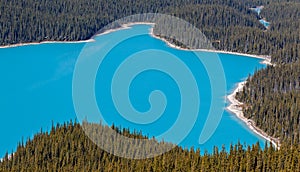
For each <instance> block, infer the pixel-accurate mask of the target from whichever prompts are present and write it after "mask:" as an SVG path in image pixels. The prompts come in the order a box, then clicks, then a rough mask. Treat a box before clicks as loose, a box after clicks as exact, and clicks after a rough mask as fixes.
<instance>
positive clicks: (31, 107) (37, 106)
mask: <svg viewBox="0 0 300 172" xmlns="http://www.w3.org/2000/svg"><path fill="white" fill-rule="evenodd" d="M149 27H150V26H148V25H136V26H133V27H132V28H131V29H127V30H119V31H116V32H112V33H110V34H106V35H101V36H98V37H96V38H95V39H96V41H104V42H105V40H106V39H107V40H110V39H118V35H122V34H130V33H131V32H132V33H135V32H145V33H146V32H148V29H149ZM87 44H94V43H87ZM84 45H85V43H76V44H75V43H51V44H39V45H28V46H20V47H14V48H3V49H0V78H1V84H0V95H1V96H0V115H1V120H0V130H1V132H0V133H1V134H0V157H1V156H3V155H4V154H5V152H6V151H8V152H12V150H15V149H16V146H17V142H20V141H21V140H22V138H23V140H24V141H25V140H26V139H27V138H28V137H32V136H33V135H34V134H35V133H37V132H39V131H40V129H41V128H43V130H47V131H48V130H49V129H50V127H51V123H52V121H53V122H54V123H57V122H59V123H63V122H67V121H69V120H70V119H73V120H74V119H76V114H75V111H74V107H73V100H72V77H73V70H74V67H75V64H76V60H77V58H78V55H79V54H80V52H81V49H82V48H83V47H84ZM149 47H150V48H152V49H159V50H163V51H166V52H169V53H172V54H175V55H176V56H177V57H178V58H179V59H180V60H182V61H183V62H184V63H185V64H186V65H187V66H188V67H189V68H190V70H191V71H192V73H193V74H194V76H195V78H197V83H198V85H199V93H200V97H201V104H200V113H199V115H198V118H197V120H196V123H195V125H194V126H193V129H192V131H191V132H190V133H189V135H188V136H187V137H186V138H185V139H184V140H183V142H181V143H180V145H181V146H184V147H191V146H194V147H200V148H201V149H207V150H208V151H211V150H212V147H213V146H219V147H221V146H222V145H223V144H224V145H226V146H227V147H228V146H229V145H230V144H231V143H237V142H238V141H240V142H241V143H247V144H253V143H256V142H257V141H259V142H260V143H261V144H264V142H265V141H264V140H263V139H262V138H260V137H258V136H257V135H255V134H254V133H252V132H251V131H250V130H249V129H248V128H247V127H246V125H245V124H244V123H243V122H241V121H239V120H238V119H237V118H236V117H235V116H234V115H232V114H230V113H229V112H227V111H224V113H223V115H222V119H221V122H220V124H219V125H218V128H217V129H216V131H215V133H214V135H213V136H212V137H211V138H210V139H209V140H208V141H207V142H206V143H204V144H201V145H200V144H199V143H198V140H199V135H200V133H201V130H202V129H203V124H204V122H205V119H206V118H207V114H208V110H209V108H210V105H211V104H210V103H209V102H210V101H211V100H209V95H210V84H209V80H208V75H207V73H206V70H205V68H204V66H203V64H202V63H201V61H199V59H197V58H196V57H194V55H193V53H191V52H189V51H181V50H177V49H173V48H170V47H168V46H167V45H166V43H164V42H163V41H161V40H158V39H155V38H153V37H151V36H150V35H148V34H144V35H140V36H137V37H134V38H132V39H128V40H126V41H125V42H122V43H121V44H119V45H117V46H116V47H115V48H114V50H113V51H112V52H111V53H110V54H109V55H108V58H106V59H105V60H104V61H103V63H102V64H101V66H100V68H99V71H98V74H97V78H96V84H95V87H96V89H95V93H96V98H97V100H98V106H99V109H100V110H102V111H103V115H104V116H105V119H106V120H107V123H109V124H112V123H114V124H115V125H118V126H119V125H120V126H122V127H126V128H127V127H130V128H135V129H137V130H142V131H143V133H145V134H148V135H150V136H156V135H159V134H160V133H161V132H162V131H165V130H166V129H168V128H169V127H170V126H171V125H172V123H173V122H174V121H175V120H176V117H177V116H176V115H177V114H178V112H179V107H180V94H179V92H178V89H179V88H178V86H176V83H175V82H174V80H172V78H171V77H169V76H168V75H166V74H165V73H163V72H159V71H156V70H153V71H151V70H150V71H145V72H143V73H141V74H140V75H138V76H137V77H136V78H135V79H134V80H133V82H132V84H131V86H130V94H129V95H130V100H131V103H132V104H133V106H134V107H135V108H136V109H137V110H140V111H147V109H149V103H148V101H147V100H148V97H147V96H148V95H149V92H151V91H152V90H156V89H159V90H161V91H162V92H164V94H165V96H166V98H167V99H168V105H167V108H166V111H165V112H164V114H163V116H162V117H161V118H159V120H158V121H157V122H156V123H153V125H138V124H134V123H131V122H129V121H126V120H125V119H124V118H122V117H120V115H119V114H118V111H117V110H116V108H115V107H114V104H113V101H112V99H111V95H110V93H111V92H110V84H111V83H110V82H111V80H110V79H109V78H111V77H112V76H113V73H114V71H115V70H116V68H117V67H118V65H119V64H120V63H121V62H122V61H123V60H124V58H126V57H127V55H129V54H130V53H132V52H136V51H141V50H143V49H145V48H147V49H149ZM203 56H209V53H203ZM219 57H220V60H221V62H222V65H223V68H224V71H225V77H226V83H227V85H226V89H227V94H229V93H230V92H231V91H232V90H233V89H234V88H235V86H236V83H237V82H240V81H242V80H244V79H245V78H246V77H247V76H248V75H249V74H252V73H253V72H254V71H255V70H256V69H259V68H262V67H264V65H262V64H260V60H259V59H255V58H250V57H245V56H237V55H229V54H219ZM144 58H147V57H144ZM225 96H226V95H224V97H225ZM224 97H222V98H219V101H225V98H224ZM206 98H207V100H206ZM215 108H223V107H215ZM182 127H185V126H182ZM170 141H172V140H170Z"/></svg>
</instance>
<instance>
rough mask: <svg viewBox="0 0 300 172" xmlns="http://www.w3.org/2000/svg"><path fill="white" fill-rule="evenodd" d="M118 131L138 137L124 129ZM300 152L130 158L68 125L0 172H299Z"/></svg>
mask: <svg viewBox="0 0 300 172" xmlns="http://www.w3.org/2000/svg"><path fill="white" fill-rule="evenodd" d="M101 127H104V126H101ZM104 128H105V127H104ZM121 133H123V134H125V135H126V136H129V137H143V136H142V135H140V134H133V135H131V134H129V132H128V130H123V131H122V132H121ZM112 144H113V143H112ZM141 146H143V145H141ZM144 146H145V145H144ZM299 148H300V147H299V145H298V146H297V145H292V146H291V145H286V146H284V147H282V149H280V150H275V149H274V148H273V147H272V146H271V147H266V148H265V149H261V146H260V145H259V144H255V145H253V146H248V147H245V146H243V145H241V144H237V145H232V146H230V150H229V152H227V151H226V150H225V149H224V148H223V149H221V150H218V148H214V150H213V153H212V154H208V153H204V155H202V156H201V155H200V150H199V149H197V150H194V149H190V150H187V149H182V148H181V147H175V148H174V149H172V150H171V151H169V152H167V153H165V154H163V155H160V156H157V157H154V158H150V159H143V160H132V159H126V158H122V157H117V156H114V155H112V154H109V153H107V152H105V151H103V150H101V149H100V148H99V147H98V146H97V145H95V144H94V143H93V142H92V141H91V140H89V138H88V137H87V136H86V135H85V133H84V131H83V130H82V128H81V126H80V125H79V124H76V123H75V124H72V123H69V124H64V125H61V126H57V127H52V130H51V132H50V133H45V132H42V133H39V134H37V135H35V136H34V138H33V139H32V140H28V141H27V142H26V144H23V143H20V144H19V146H18V148H17V151H16V152H15V154H13V155H12V156H11V157H9V156H8V155H6V157H5V158H4V160H3V161H2V162H0V171H122V172H123V171H161V172H166V171H230V172H231V171H298V170H299V169H300V164H299V160H300V152H299ZM128 149H129V150H130V147H129V148H128ZM201 151H202V150H201Z"/></svg>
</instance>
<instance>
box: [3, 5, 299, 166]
mask: <svg viewBox="0 0 300 172" xmlns="http://www.w3.org/2000/svg"><path fill="white" fill-rule="evenodd" d="M261 5H262V6H264V9H263V10H262V11H261V13H260V14H259V15H258V14H257V13H255V12H254V11H253V10H250V8H252V7H255V6H261ZM149 12H151V13H163V14H170V15H173V16H176V17H179V18H182V19H184V20H186V21H188V22H190V23H191V24H193V25H195V26H196V27H197V28H199V29H200V30H201V31H202V32H203V33H204V34H205V35H206V36H207V38H208V39H209V40H210V41H211V42H212V43H213V45H214V47H215V48H216V49H218V50H224V51H232V52H239V53H247V54H256V55H265V56H270V57H271V60H272V63H273V64H274V65H273V66H268V67H267V68H266V69H262V70H259V71H256V72H255V74H254V75H253V76H249V78H248V79H247V84H246V86H245V87H244V89H243V90H242V91H241V92H239V93H238V94H237V97H236V98H237V99H238V100H239V101H241V102H243V103H244V106H243V111H244V114H245V116H246V117H247V118H249V119H252V120H253V121H254V122H255V124H256V126H258V127H259V128H261V129H262V130H263V131H264V132H266V133H267V134H269V135H270V136H272V137H275V138H278V137H279V138H280V141H281V143H282V145H281V147H280V150H275V149H274V148H272V147H270V148H266V149H264V150H262V149H261V148H259V147H258V145H253V146H252V147H243V146H242V145H234V146H232V148H230V152H226V151H225V150H218V151H214V153H213V154H211V155H210V154H205V155H203V156H200V154H199V152H197V151H194V150H193V149H191V150H184V149H182V148H180V147H178V148H176V149H174V150H172V151H171V152H169V153H167V154H164V155H161V156H159V157H156V158H153V159H148V160H141V161H137V160H126V159H122V158H118V157H115V156H113V155H110V154H107V153H105V152H104V151H101V150H99V148H98V147H97V146H95V145H93V144H92V143H91V142H90V141H89V140H88V139H87V138H85V136H84V134H83V133H82V131H81V129H80V128H79V126H78V124H65V125H63V126H58V127H54V128H53V129H52V131H51V133H39V134H37V135H36V136H35V137H34V138H33V140H28V142H27V143H26V144H25V145H23V144H20V146H19V147H18V149H17V152H16V154H15V156H14V157H12V158H10V159H9V158H8V156H6V158H5V159H4V161H3V162H1V163H0V171H1V170H2V171H22V170H27V171H28V170H29V171H30V170H33V171H34V170H35V169H42V171H47V169H48V170H49V169H51V170H53V171H63V170H64V171H66V170H75V171H77V170H78V171H94V169H95V170H96V169H98V170H102V171H114V170H116V171H121V169H125V171H132V170H137V171H175V170H180V169H182V170H183V171H199V170H200V171H201V170H202V171H280V170H283V171H299V170H300V167H299V162H300V151H299V150H300V148H299V144H300V70H299V69H300V62H299V57H300V0H254V1H253V0H244V1H241V0H191V1H186V0H164V1H155V0H150V1H149V0H139V1H128V0H98V1H97V0H96V1H94V0H64V1H62V0H52V1H48V0H39V1H34V0H2V1H0V45H1V46H7V45H14V44H19V43H28V42H42V41H79V40H88V39H90V38H91V37H92V36H93V35H94V34H95V33H97V31H98V30H99V29H101V28H102V27H104V26H105V25H106V24H108V23H110V22H113V21H114V20H117V19H120V18H122V17H126V16H128V15H132V14H140V13H149ZM260 18H266V19H267V20H268V21H269V22H270V27H269V28H268V29H266V28H265V27H264V26H263V25H262V24H261V23H260V22H259V19H260ZM73 137H80V139H72V138H73ZM51 138H52V141H51ZM53 138H55V139H58V141H55V142H56V144H60V145H62V147H61V149H57V150H55V147H57V146H54V145H51V144H46V143H54V141H53ZM66 143H68V144H67V145H68V146H69V147H68V148H71V147H70V146H71V145H74V146H73V147H72V149H70V150H71V151H69V152H68V151H66V150H67V147H64V146H66ZM261 146H262V145H261ZM58 147H59V146H58ZM95 150H98V151H95ZM201 151H202V150H201ZM67 152H68V153H67ZM31 158H33V159H31ZM54 169H55V170H54Z"/></svg>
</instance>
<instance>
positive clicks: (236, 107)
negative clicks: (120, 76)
mask: <svg viewBox="0 0 300 172" xmlns="http://www.w3.org/2000/svg"><path fill="white" fill-rule="evenodd" d="M137 24H147V25H152V26H154V25H155V23H147V22H136V23H127V24H123V25H122V26H121V27H120V28H116V29H110V30H107V31H104V32H103V33H99V34H97V35H95V36H93V37H92V38H91V39H88V40H83V41H42V42H32V43H20V44H13V45H6V46H0V48H13V47H19V46H26V45H39V44H47V43H86V42H94V41H95V40H94V39H93V38H94V37H96V36H100V35H104V34H108V33H111V32H115V31H118V30H123V29H129V28H130V26H132V25H137ZM149 34H150V35H151V36H152V37H154V38H156V39H160V40H162V41H164V42H165V43H166V44H167V45H168V46H169V47H171V48H175V49H179V50H185V51H205V52H212V53H223V54H232V55H239V56H246V57H249V58H258V59H262V60H263V61H262V62H261V63H263V64H266V65H273V64H272V63H271V58H270V57H269V56H263V55H252V54H244V53H237V52H230V51H224V50H213V49H211V50H209V49H185V48H182V47H179V46H176V45H174V44H172V43H170V42H169V41H167V40H166V39H164V38H161V37H158V36H156V35H155V34H154V33H153V27H152V28H150V33H149ZM245 83H246V81H243V82H240V83H238V86H237V88H236V89H235V90H234V91H233V92H232V93H231V94H229V95H228V96H227V99H228V100H229V101H230V105H229V106H228V107H226V109H227V110H228V111H230V112H232V113H234V114H235V116H236V117H237V118H238V119H240V120H241V121H243V122H244V123H245V124H246V125H247V126H248V128H249V129H250V130H251V131H253V132H254V133H255V134H257V135H258V136H260V137H262V138H264V139H265V140H268V141H269V142H271V143H272V144H273V145H274V146H275V147H276V148H280V142H279V140H278V139H277V138H273V137H271V136H269V135H267V134H266V133H265V132H264V131H262V130H261V129H260V128H258V127H257V126H256V125H255V123H254V121H253V120H251V119H248V118H246V117H245V116H244V114H243V111H242V109H241V107H240V106H241V105H243V103H242V102H239V101H238V100H237V99H236V98H235V95H236V93H237V92H239V91H240V90H242V89H243V87H244V85H245Z"/></svg>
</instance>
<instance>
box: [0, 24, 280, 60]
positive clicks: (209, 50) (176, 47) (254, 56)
mask: <svg viewBox="0 0 300 172" xmlns="http://www.w3.org/2000/svg"><path fill="white" fill-rule="evenodd" d="M138 24H146V25H151V26H154V25H155V23H150V22H131V23H126V24H122V26H121V27H119V28H116V29H110V30H107V31H104V32H103V33H99V34H96V35H94V36H92V38H90V39H88V40H81V41H41V42H29V43H18V44H12V45H4V46H0V49H1V48H13V47H20V46H27V45H39V44H52V43H88V42H95V39H94V37H97V36H100V35H105V34H108V33H112V32H115V31H118V30H124V29H129V28H131V27H130V26H132V25H138ZM149 34H150V36H152V37H153V38H156V39H159V40H162V41H164V42H165V43H166V44H167V45H168V46H169V47H171V48H175V49H178V50H183V51H204V52H212V53H222V54H231V55H238V56H245V57H250V58H257V59H262V60H263V61H262V62H261V63H262V64H266V65H274V64H272V63H271V57H270V56H267V55H253V54H246V53H238V52H231V51H225V50H214V49H187V48H182V47H179V46H177V45H174V44H172V43H170V42H169V41H167V40H166V39H164V38H161V37H158V36H156V35H155V34H154V32H153V27H152V28H150V33H149Z"/></svg>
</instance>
